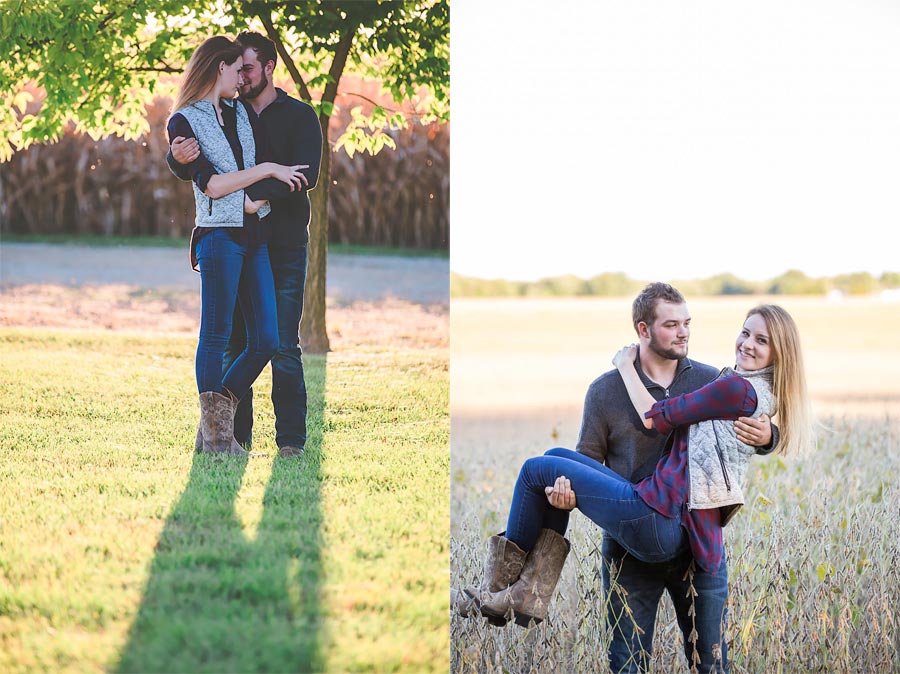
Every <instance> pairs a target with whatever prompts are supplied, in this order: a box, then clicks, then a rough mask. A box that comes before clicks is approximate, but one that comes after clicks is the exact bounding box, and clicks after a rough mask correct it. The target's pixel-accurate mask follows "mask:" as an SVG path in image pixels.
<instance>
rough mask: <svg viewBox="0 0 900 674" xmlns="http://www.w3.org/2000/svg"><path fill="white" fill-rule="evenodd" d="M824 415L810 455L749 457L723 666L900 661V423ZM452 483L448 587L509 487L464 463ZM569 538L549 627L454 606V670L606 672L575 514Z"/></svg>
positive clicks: (589, 560) (659, 650) (588, 540)
mask: <svg viewBox="0 0 900 674" xmlns="http://www.w3.org/2000/svg"><path fill="white" fill-rule="evenodd" d="M830 423H831V425H832V427H833V432H832V433H829V434H828V435H827V436H825V438H824V439H823V441H822V443H821V446H820V448H819V450H818V451H817V452H815V453H810V454H808V455H806V456H804V457H796V458H793V459H791V458H787V459H783V458H780V457H767V458H760V459H757V460H754V462H753V463H752V464H751V466H752V474H751V477H750V488H749V489H748V490H747V492H746V496H747V505H746V506H745V508H744V509H743V511H742V512H740V513H739V514H738V515H737V517H736V518H735V519H734V521H733V523H732V524H730V525H729V527H728V528H726V549H727V551H728V556H729V581H730V592H729V601H730V604H729V606H730V609H729V610H730V621H729V624H728V627H727V639H728V642H729V647H730V650H729V655H730V659H731V661H732V664H731V672H732V673H733V674H742V673H745V672H755V673H759V674H764V673H768V672H785V673H791V674H793V673H795V672H834V673H837V672H880V673H884V674H889V673H891V672H895V671H896V667H897V663H898V662H900V609H898V606H900V538H898V531H900V483H898V477H900V420H898V419H897V418H893V419H885V420H882V421H876V420H860V419H855V420H830ZM454 451H456V448H455V447H454ZM496 461H497V462H498V463H501V462H504V457H502V456H501V457H497V458H496ZM505 462H506V463H518V462H517V460H516V459H514V458H513V457H512V456H507V457H506V459H505ZM490 481H491V480H490V479H489V480H488V482H490ZM455 482H456V484H454V488H455V489H458V490H459V492H460V493H463V492H464V493H465V497H461V498H460V499H459V500H455V501H454V506H453V538H452V541H451V559H452V563H451V584H452V585H454V586H456V587H459V586H462V585H465V584H469V583H472V582H473V581H476V580H478V579H479V578H480V573H481V571H480V569H481V564H482V559H483V555H484V541H485V540H486V539H487V537H488V536H490V535H491V534H493V533H497V532H498V531H501V530H502V529H503V528H504V524H505V521H506V514H507V513H506V508H507V507H508V495H507V493H506V492H511V488H510V489H505V488H504V489H500V490H498V491H499V492H500V493H499V494H498V493H494V491H493V490H492V489H485V488H484V486H483V484H484V478H483V476H482V474H481V473H476V474H475V475H468V474H466V473H465V472H463V471H462V469H460V471H458V472H456V473H455ZM567 537H568V538H569V539H570V540H571V541H572V543H573V553H572V554H571V555H569V558H568V560H567V562H566V568H565V569H564V572H563V577H562V579H561V581H560V584H559V586H558V589H557V593H556V595H555V598H554V600H553V603H552V604H551V608H550V618H549V620H548V621H547V623H546V624H542V625H540V626H538V627H537V628H534V629H532V630H523V629H520V628H518V627H514V626H507V627H505V628H499V629H498V628H494V627H489V626H487V624H486V622H485V621H484V620H481V619H476V620H466V619H462V618H459V617H456V616H452V617H451V644H452V645H451V659H452V669H451V671H454V672H502V671H510V672H518V671H531V672H536V673H541V672H548V673H550V672H559V671H566V672H597V673H601V674H602V673H603V672H608V671H609V668H608V666H607V663H606V659H605V658H606V649H607V645H608V643H609V637H608V635H607V632H606V626H605V618H604V616H605V604H604V596H603V591H602V585H601V580H600V565H601V563H602V562H601V557H600V554H599V549H598V548H599V544H600V531H599V530H598V529H597V527H596V526H595V525H594V524H593V523H591V522H590V521H589V520H587V519H586V518H585V517H583V516H582V515H581V514H576V515H575V516H574V518H573V526H572V527H570V531H569V533H568V534H567ZM662 606H663V608H662V609H661V613H660V615H659V616H658V618H657V629H656V635H655V642H654V656H653V662H654V670H653V671H658V672H686V671H687V665H686V660H685V658H684V654H683V651H682V650H681V648H682V646H681V632H680V630H678V628H677V625H676V623H675V621H674V612H673V610H672V608H671V604H670V602H669V600H668V599H667V598H666V599H664V601H663V603H662Z"/></svg>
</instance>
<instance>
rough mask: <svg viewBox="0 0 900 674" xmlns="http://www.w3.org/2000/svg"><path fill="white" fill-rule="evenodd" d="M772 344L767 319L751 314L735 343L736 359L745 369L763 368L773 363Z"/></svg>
mask: <svg viewBox="0 0 900 674" xmlns="http://www.w3.org/2000/svg"><path fill="white" fill-rule="evenodd" d="M772 360H773V354H772V344H771V338H770V337H769V331H768V329H767V328H766V321H765V319H764V318H763V317H762V316H760V315H759V314H751V315H750V316H748V317H747V320H746V321H744V327H743V328H741V332H740V334H738V338H737V342H736V343H735V361H736V362H737V365H738V367H740V368H743V369H744V370H761V369H763V368H764V367H768V366H769V365H771V364H772Z"/></svg>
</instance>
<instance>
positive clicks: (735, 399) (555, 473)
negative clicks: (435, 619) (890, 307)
mask: <svg viewBox="0 0 900 674" xmlns="http://www.w3.org/2000/svg"><path fill="white" fill-rule="evenodd" d="M636 357H637V347H636V346H635V345H631V346H628V347H625V348H623V349H622V350H620V351H619V352H618V353H617V354H616V356H615V357H614V359H613V363H614V364H615V366H616V368H617V369H618V371H619V374H620V375H621V379H622V384H623V386H622V394H623V395H626V396H627V397H628V398H629V399H630V400H631V403H632V406H633V407H634V411H633V413H632V415H633V416H632V417H631V421H633V422H634V423H635V424H638V425H641V424H642V426H643V428H646V429H647V432H651V431H656V432H659V433H662V434H664V435H667V436H668V440H667V444H666V451H665V453H664V454H663V456H662V457H661V458H660V460H659V462H658V463H657V465H656V468H655V470H654V472H653V473H652V474H651V475H650V476H648V477H647V478H645V479H644V480H641V481H640V482H638V483H637V484H632V483H631V482H629V481H628V480H627V479H625V478H624V477H622V476H620V475H619V474H618V473H615V472H614V471H613V470H611V469H610V468H608V467H607V466H605V465H603V464H601V463H599V462H598V461H595V460H594V459H592V458H590V457H588V456H586V455H584V454H579V453H577V452H574V451H572V450H569V449H563V448H556V449H551V450H550V451H548V452H547V453H546V454H544V455H543V456H538V457H535V458H531V459H528V460H527V461H526V462H525V464H524V465H523V466H522V470H521V472H520V473H519V478H518V480H517V481H516V486H515V490H514V492H513V500H512V504H511V505H510V509H509V519H508V520H507V526H506V531H505V532H503V534H499V535H497V536H494V537H492V538H491V540H490V541H489V543H488V555H487V559H486V560H485V573H484V577H483V580H482V584H481V587H468V588H466V590H465V592H454V593H452V597H453V598H452V601H453V604H454V607H455V608H456V610H457V611H459V612H460V613H462V614H463V615H468V614H469V613H470V612H480V613H481V614H482V615H484V616H485V617H487V618H488V620H489V621H491V622H492V623H493V624H497V625H502V624H505V623H506V620H507V617H508V615H509V614H510V613H511V615H512V616H513V617H514V618H515V620H516V622H517V623H518V624H520V625H527V624H528V623H529V622H530V621H532V620H533V621H536V622H540V621H541V620H542V619H543V618H545V617H546V616H547V607H548V604H549V602H550V598H551V596H552V594H553V590H554V588H555V586H556V582H557V580H558V579H559V575H560V572H561V571H562V566H563V563H564V561H565V559H566V556H567V554H568V550H569V546H568V542H567V541H566V539H564V538H563V534H565V531H566V527H567V526H568V512H567V511H569V510H572V509H573V508H575V507H576V506H577V507H578V508H579V509H580V510H581V511H582V513H583V514H584V515H586V516H587V517H588V518H589V519H591V520H592V521H593V522H595V523H596V524H598V525H599V526H600V527H602V528H603V529H604V531H606V532H608V533H609V534H610V535H611V536H613V538H615V540H616V541H618V542H619V543H620V544H621V545H622V546H623V547H624V548H625V549H626V550H628V552H629V553H631V554H632V555H633V556H634V557H636V558H637V559H639V560H641V561H644V562H649V563H660V562H665V561H668V560H671V559H673V558H675V557H676V556H678V555H679V554H681V553H683V552H684V551H686V550H687V549H690V551H691V553H692V556H693V559H694V563H695V564H696V565H697V566H698V567H700V568H702V569H703V570H704V571H705V572H707V573H710V574H716V573H717V571H718V570H719V568H720V566H721V563H722V559H723V556H724V542H723V537H722V527H724V526H725V525H726V524H727V523H728V522H729V521H730V520H731V518H732V517H733V516H734V515H735V513H736V512H737V510H738V509H739V508H740V507H741V505H742V504H743V502H744V493H743V490H742V482H743V478H744V474H745V472H746V468H747V463H748V461H749V459H750V457H751V456H753V455H754V454H755V453H757V451H756V448H755V447H751V446H749V445H746V444H744V443H742V442H741V441H740V440H738V438H737V435H736V433H735V430H734V425H733V423H732V421H728V420H734V419H737V418H739V417H751V416H752V417H757V416H759V415H760V414H763V413H765V414H768V415H769V416H772V415H775V414H777V418H778V423H779V428H780V429H781V435H780V440H779V443H778V449H779V450H780V451H782V452H786V451H799V450H801V449H803V448H805V447H806V446H807V445H808V444H809V442H810V439H811V416H810V413H809V402H808V397H807V394H806V381H805V376H804V372H803V358H802V355H801V351H800V338H799V334H798V332H797V327H796V325H795V323H794V320H793V319H792V318H791V316H790V315H789V314H788V313H787V312H786V311H785V310H784V309H782V308H781V307H779V306H777V305H773V304H765V305H761V306H758V307H754V308H753V309H751V310H750V312H749V313H748V314H747V317H746V320H745V321H744V324H743V326H742V327H741V330H740V332H739V333H738V337H737V340H736V343H735V361H736V364H735V367H734V368H725V369H723V370H722V372H721V373H720V375H719V377H718V378H717V379H716V380H714V381H713V382H711V383H709V384H707V385H706V386H704V387H702V388H700V389H698V390H697V391H694V392H692V393H687V394H685V395H681V396H677V397H674V398H665V399H663V400H660V401H656V400H655V399H654V398H653V396H652V395H651V394H650V392H649V391H648V390H647V389H646V387H645V386H644V384H643V383H642V381H641V379H640V376H639V375H638V372H637V370H636V369H635V365H634V361H635V358H636Z"/></svg>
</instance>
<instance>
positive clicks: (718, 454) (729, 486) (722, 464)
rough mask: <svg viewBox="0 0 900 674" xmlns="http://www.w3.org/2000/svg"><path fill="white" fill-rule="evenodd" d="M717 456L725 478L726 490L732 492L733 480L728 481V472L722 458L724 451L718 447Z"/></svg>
mask: <svg viewBox="0 0 900 674" xmlns="http://www.w3.org/2000/svg"><path fill="white" fill-rule="evenodd" d="M716 455H717V456H718V457H719V465H720V466H722V476H723V477H724V478H725V488H726V489H727V490H728V491H731V480H729V479H728V471H726V470H725V459H724V458H723V457H722V450H720V449H719V446H718V445H716Z"/></svg>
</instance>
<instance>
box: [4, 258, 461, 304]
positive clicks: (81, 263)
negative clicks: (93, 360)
mask: <svg viewBox="0 0 900 674" xmlns="http://www.w3.org/2000/svg"><path fill="white" fill-rule="evenodd" d="M449 269H450V264H449V261H448V260H447V259H441V258H431V257H399V256H397V257H392V256H380V255H341V254H331V255H329V256H328V270H327V274H328V283H327V286H328V297H329V299H331V300H334V301H335V302H338V303H347V302H353V301H357V300H363V301H378V300H384V299H388V298H394V299H400V300H406V301H409V302H414V303H416V304H423V305H433V304H443V305H446V304H448V303H449V294H450V280H449V274H450V271H449ZM28 284H52V285H61V286H69V287H75V286H85V285H88V286H92V285H129V286H134V287H137V288H142V289H154V290H195V291H196V290H199V288H200V276H199V274H197V273H196V272H194V271H192V270H191V269H190V266H189V264H188V259H187V252H186V251H183V250H181V249H178V248H167V247H165V248H163V247H161V248H153V247H144V246H110V247H105V246H80V245H61V244H43V243H3V244H2V245H0V287H2V288H8V287H10V286H21V285H28Z"/></svg>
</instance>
